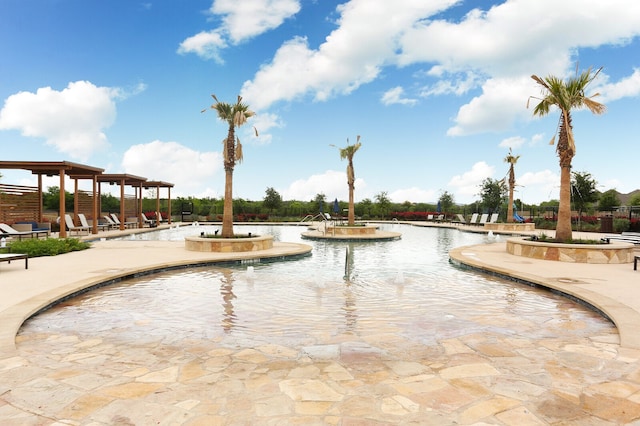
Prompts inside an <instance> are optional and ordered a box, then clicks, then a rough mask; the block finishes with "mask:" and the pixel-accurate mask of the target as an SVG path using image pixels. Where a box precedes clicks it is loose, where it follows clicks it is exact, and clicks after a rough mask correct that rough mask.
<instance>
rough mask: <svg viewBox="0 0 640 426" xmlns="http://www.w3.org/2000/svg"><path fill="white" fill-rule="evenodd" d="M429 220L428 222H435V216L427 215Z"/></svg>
mask: <svg viewBox="0 0 640 426" xmlns="http://www.w3.org/2000/svg"><path fill="white" fill-rule="evenodd" d="M427 220H428V221H429V222H431V221H433V215H432V214H428V215H427Z"/></svg>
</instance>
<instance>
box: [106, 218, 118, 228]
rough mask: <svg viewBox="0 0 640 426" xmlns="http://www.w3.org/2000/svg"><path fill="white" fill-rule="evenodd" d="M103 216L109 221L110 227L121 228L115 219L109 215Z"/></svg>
mask: <svg viewBox="0 0 640 426" xmlns="http://www.w3.org/2000/svg"><path fill="white" fill-rule="evenodd" d="M102 217H103V218H104V220H105V221H106V222H107V225H108V226H109V229H118V228H119V226H118V224H117V223H115V222H114V221H113V219H111V218H110V217H109V216H107V215H104V216H102Z"/></svg>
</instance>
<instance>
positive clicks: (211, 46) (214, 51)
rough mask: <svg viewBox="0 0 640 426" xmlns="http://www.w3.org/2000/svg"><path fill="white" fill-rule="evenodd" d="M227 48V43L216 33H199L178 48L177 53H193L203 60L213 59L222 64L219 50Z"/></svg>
mask: <svg viewBox="0 0 640 426" xmlns="http://www.w3.org/2000/svg"><path fill="white" fill-rule="evenodd" d="M225 47H227V43H226V42H225V41H224V39H223V38H222V35H221V34H220V33H219V32H218V31H201V32H199V33H198V34H196V35H193V36H191V37H188V38H187V39H185V40H184V41H183V42H182V43H180V47H178V53H181V54H185V53H195V54H196V55H198V56H200V57H201V58H204V59H213V60H215V61H216V62H218V63H222V62H223V61H222V58H221V56H220V50H222V49H224V48H225Z"/></svg>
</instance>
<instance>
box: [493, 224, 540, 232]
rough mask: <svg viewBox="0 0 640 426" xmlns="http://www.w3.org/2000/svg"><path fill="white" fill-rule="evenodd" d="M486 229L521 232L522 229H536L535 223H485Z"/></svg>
mask: <svg viewBox="0 0 640 426" xmlns="http://www.w3.org/2000/svg"><path fill="white" fill-rule="evenodd" d="M484 229H486V230H489V231H497V232H500V231H505V232H520V231H535V230H536V224H535V223H485V224H484Z"/></svg>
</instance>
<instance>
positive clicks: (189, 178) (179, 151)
mask: <svg viewBox="0 0 640 426" xmlns="http://www.w3.org/2000/svg"><path fill="white" fill-rule="evenodd" d="M122 169H123V170H124V173H130V174H133V175H136V176H143V177H146V178H147V179H149V180H161V181H164V182H170V183H173V184H174V185H175V186H174V189H172V191H171V195H172V196H173V195H174V194H175V195H176V196H196V197H198V196H216V195H215V191H213V190H211V189H210V188H208V187H207V184H206V182H211V183H212V184H213V180H214V179H213V176H214V175H215V174H216V173H218V172H220V171H221V170H222V156H221V154H220V153H219V152H199V151H195V150H193V149H191V148H188V147H186V146H184V145H181V144H179V143H177V142H162V141H158V140H156V141H153V142H150V143H146V144H139V145H133V146H131V147H130V148H129V149H128V150H127V151H126V152H125V153H124V155H123V157H122ZM203 188H206V189H204V190H203ZM203 191H204V193H203ZM205 194H206V195H205Z"/></svg>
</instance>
